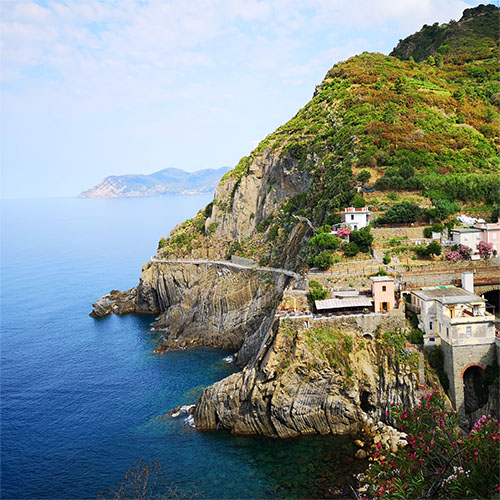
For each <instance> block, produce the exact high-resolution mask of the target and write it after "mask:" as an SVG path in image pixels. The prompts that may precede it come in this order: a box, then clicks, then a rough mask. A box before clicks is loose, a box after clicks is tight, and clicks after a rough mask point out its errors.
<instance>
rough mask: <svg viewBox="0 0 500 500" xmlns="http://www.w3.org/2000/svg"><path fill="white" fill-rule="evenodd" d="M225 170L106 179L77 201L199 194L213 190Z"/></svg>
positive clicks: (175, 171) (166, 171) (175, 170)
mask: <svg viewBox="0 0 500 500" xmlns="http://www.w3.org/2000/svg"><path fill="white" fill-rule="evenodd" d="M228 171H229V167H221V168H217V169H210V168H207V169H204V170H197V171H196V172H186V171H185V170H181V169H179V168H165V169H163V170H159V171H158V172H154V173H152V174H149V175H144V174H129V175H110V176H109V177H106V178H105V179H104V180H102V181H101V182H100V183H99V184H97V185H95V186H94V187H92V188H90V189H87V190H86V191H82V192H81V193H80V194H79V195H78V198H128V197H132V196H163V195H169V194H203V193H210V192H213V191H214V190H215V187H216V186H217V184H218V183H219V181H220V179H221V177H222V176H223V175H224V174H225V173H226V172H228Z"/></svg>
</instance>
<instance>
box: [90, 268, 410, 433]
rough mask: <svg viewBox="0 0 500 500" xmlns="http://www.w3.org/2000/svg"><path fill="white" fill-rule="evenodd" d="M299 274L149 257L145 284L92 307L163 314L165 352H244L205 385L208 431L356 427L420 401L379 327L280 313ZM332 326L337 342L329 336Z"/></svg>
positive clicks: (200, 420)
mask: <svg viewBox="0 0 500 500" xmlns="http://www.w3.org/2000/svg"><path fill="white" fill-rule="evenodd" d="M290 281H291V279H290V278H288V277H287V276H284V275H280V274H277V273H270V272H269V273H266V272H261V271H255V270H250V269H248V270H246V269H229V268H227V267H223V266H219V265H213V264H208V263H207V264H196V265H195V264H191V263H185V264H175V265H169V264H164V263H155V264H152V263H149V264H147V265H146V266H144V268H143V272H142V274H141V278H140V281H139V285H138V286H137V287H135V288H133V289H131V290H129V291H126V292H118V291H113V292H111V293H110V294H109V295H107V296H105V297H103V298H101V299H99V300H98V301H97V302H96V303H95V304H94V309H93V312H92V315H93V316H94V317H100V316H103V315H106V314H109V313H115V314H126V313H130V312H138V313H151V314H156V315H157V318H156V320H155V322H154V328H155V329H157V330H159V331H161V332H162V335H161V338H160V342H159V344H158V346H157V348H156V352H164V351H165V350H168V349H173V348H180V347H188V346H198V345H204V346H212V347H218V348H223V349H233V350H234V351H236V354H235V362H236V363H237V365H238V366H240V367H241V368H242V371H241V372H238V373H234V374H232V375H230V376H229V377H227V378H225V379H223V380H221V381H219V382H216V383H215V384H213V385H212V386H210V387H208V388H206V389H205V390H204V392H203V394H202V396H201V399H200V401H199V402H198V403H197V405H196V407H195V409H194V414H193V416H194V421H195V423H196V427H197V428H198V429H199V430H215V429H226V430H229V431H230V432H232V433H234V434H256V435H263V436H269V437H276V438H290V437H297V436H300V435H310V434H329V433H331V434H338V435H342V434H356V433H359V432H360V430H361V429H362V428H363V427H364V425H365V423H366V422H367V421H368V419H371V420H373V421H374V422H377V421H379V420H384V419H385V412H386V411H387V410H388V408H389V407H390V406H391V405H392V404H397V403H401V404H404V405H405V406H411V405H412V404H414V403H415V402H416V401H417V398H418V394H417V393H418V377H417V374H416V372H415V370H414V369H411V368H410V367H409V366H407V365H405V364H404V363H398V362H396V361H395V360H394V353H392V352H391V351H390V350H387V349H385V350H384V348H383V347H382V346H381V345H380V344H379V343H378V342H377V341H376V340H374V338H375V337H376V332H372V336H371V337H370V338H364V335H365V334H366V333H367V332H365V331H363V330H362V329H361V328H360V327H359V326H358V324H357V323H356V321H355V320H354V319H353V318H343V319H342V320H341V321H340V322H338V321H337V322H335V321H328V320H325V321H324V322H315V323H314V325H310V324H308V322H306V321H304V320H301V319H297V320H284V321H280V320H277V319H275V313H276V310H277V307H278V305H279V303H280V301H281V298H282V295H283V291H284V290H285V288H286V286H287V285H288V284H289V283H290ZM388 321H389V323H388V324H387V325H384V328H385V329H390V327H391V324H390V320H388ZM325 331H328V332H329V333H328V335H327V337H328V338H329V339H333V340H331V341H333V342H336V343H337V344H335V345H329V344H328V342H330V340H327V339H326V337H325V338H323V337H324V336H325ZM325 342H326V343H325ZM342 349H343V351H342ZM339 353H340V356H339Z"/></svg>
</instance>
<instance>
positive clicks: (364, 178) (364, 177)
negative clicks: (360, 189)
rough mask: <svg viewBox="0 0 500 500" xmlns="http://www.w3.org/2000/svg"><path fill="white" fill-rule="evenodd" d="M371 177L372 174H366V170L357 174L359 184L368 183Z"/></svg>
mask: <svg viewBox="0 0 500 500" xmlns="http://www.w3.org/2000/svg"><path fill="white" fill-rule="evenodd" d="M371 177H372V174H371V173H370V172H368V170H361V172H360V173H359V174H358V176H357V179H358V181H359V182H362V183H365V182H368V181H369V180H370V179H371Z"/></svg>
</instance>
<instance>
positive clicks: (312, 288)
mask: <svg viewBox="0 0 500 500" xmlns="http://www.w3.org/2000/svg"><path fill="white" fill-rule="evenodd" d="M327 297H328V290H326V289H325V288H324V287H323V285H322V284H321V283H320V282H319V281H316V280H310V281H309V291H308V292H307V299H308V301H309V304H310V305H311V306H312V307H314V301H316V300H324V299H326V298H327Z"/></svg>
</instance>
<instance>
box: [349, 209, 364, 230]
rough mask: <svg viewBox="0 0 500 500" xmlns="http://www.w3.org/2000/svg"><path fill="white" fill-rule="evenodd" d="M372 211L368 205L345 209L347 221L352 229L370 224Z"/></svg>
mask: <svg viewBox="0 0 500 500" xmlns="http://www.w3.org/2000/svg"><path fill="white" fill-rule="evenodd" d="M369 216H370V211H369V210H368V207H363V208H354V207H347V208H346V209H345V210H344V217H345V223H346V224H347V225H348V226H349V227H350V228H351V229H352V230H357V229H361V228H363V227H366V226H368V220H369Z"/></svg>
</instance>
